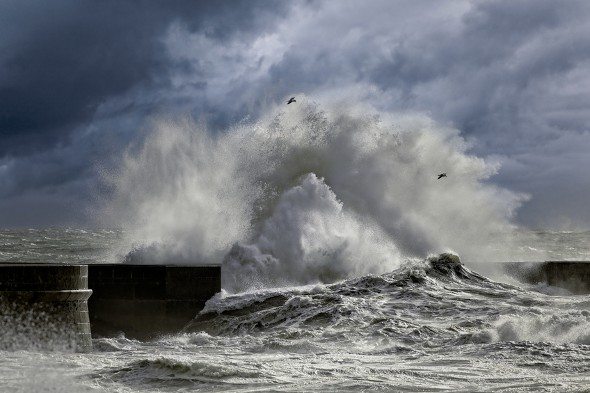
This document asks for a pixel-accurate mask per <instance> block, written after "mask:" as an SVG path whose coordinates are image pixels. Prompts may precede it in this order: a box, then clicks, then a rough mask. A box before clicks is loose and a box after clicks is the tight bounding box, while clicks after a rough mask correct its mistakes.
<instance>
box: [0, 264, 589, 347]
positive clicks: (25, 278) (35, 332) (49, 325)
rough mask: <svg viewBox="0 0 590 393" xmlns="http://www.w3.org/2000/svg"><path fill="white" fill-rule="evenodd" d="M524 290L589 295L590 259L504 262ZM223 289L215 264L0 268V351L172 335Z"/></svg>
mask: <svg viewBox="0 0 590 393" xmlns="http://www.w3.org/2000/svg"><path fill="white" fill-rule="evenodd" d="M503 267H504V269H505V271H506V272H508V273H509V274H510V275H512V276H514V277H516V278H517V279H519V280H520V281H522V282H524V283H528V284H547V285H551V286H554V287H560V288H564V289H566V290H567V291H569V293H572V294H590V261H549V262H513V263H503ZM220 290H221V267H220V266H160V265H128V264H110V265H107V264H100V265H98V264H97V265H49V264H48V265H30V264H29V265H27V264H0V326H1V327H2V329H0V349H19V348H31V347H34V348H39V349H45V348H48V349H53V348H56V347H57V348H59V349H61V348H65V349H68V348H71V349H73V350H76V351H87V350H89V349H91V347H92V341H91V331H92V336H94V337H100V336H103V337H105V336H112V335H114V334H118V333H120V332H122V333H124V334H125V335H126V337H130V338H137V339H151V338H155V337H157V336H159V335H162V334H167V333H174V332H177V331H179V330H180V329H182V328H183V327H184V326H185V325H186V324H187V323H189V322H190V321H191V320H192V319H193V318H194V317H195V316H196V315H197V313H198V312H199V311H200V310H202V309H203V307H204V305H205V302H206V301H207V300H208V299H210V298H211V297H212V296H214V295H215V294H216V293H218V292H219V291H220Z"/></svg>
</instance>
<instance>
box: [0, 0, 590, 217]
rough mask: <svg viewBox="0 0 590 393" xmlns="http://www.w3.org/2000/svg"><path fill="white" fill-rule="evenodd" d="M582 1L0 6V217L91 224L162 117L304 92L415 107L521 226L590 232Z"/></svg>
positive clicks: (221, 123) (226, 116) (222, 118)
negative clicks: (137, 145) (464, 146)
mask: <svg viewBox="0 0 590 393" xmlns="http://www.w3.org/2000/svg"><path fill="white" fill-rule="evenodd" d="M588 37H590V2H587V1H568V2H559V3H556V2H554V1H537V0H535V1H514V0H510V1H481V2H471V1H452V2H451V1H449V2H443V1H431V2H428V1H424V2H415V1H389V0H384V1H366V2H358V1H323V2H320V1H290V2H270V1H242V2H237V1H231V2H229V1H228V2H221V1H210V2H206V1H199V2H193V1H169V2H155V1H141V2H140V1H138V2H135V3H131V2H119V1H102V2H89V1H88V2H84V1H52V2H42V1H16V0H14V1H4V2H2V3H0V227H7V226H8V227H14V226H33V225H92V224H93V217H92V211H93V207H94V206H95V204H96V202H97V201H98V200H99V199H100V198H101V196H104V195H105V194H108V189H105V188H104V186H101V183H100V181H99V180H98V179H99V173H98V172H99V168H105V167H109V165H111V164H112V163H113V162H116V159H117V157H119V156H120V155H121V152H122V151H123V150H124V149H126V148H127V146H129V145H130V144H131V143H133V142H136V141H139V140H141V139H142V138H143V137H144V136H145V130H146V129H147V128H148V127H149V122H150V119H153V118H154V117H156V116H162V115H165V116H182V115H184V114H186V113H189V114H191V115H192V116H194V117H195V118H197V119H202V120H203V121H206V122H208V123H209V124H210V125H211V126H212V128H213V129H218V130H222V129H223V128H224V127H226V126H227V125H230V124H232V123H235V122H237V121H241V120H243V119H245V118H249V119H255V118H256V116H257V115H258V114H259V113H260V112H261V111H262V110H264V108H265V106H267V105H268V103H270V102H276V101H280V100H283V99H284V98H285V96H287V95H290V94H296V93H305V94H306V95H307V96H308V97H312V98H313V97H316V98H317V99H318V100H322V99H326V98H327V99H343V100H348V101H365V102H368V103H370V104H372V105H374V106H377V107H378V108H379V109H382V110H387V111H392V112H400V111H412V112H424V113H427V114H428V115H429V116H431V117H433V118H434V119H435V120H437V121H439V122H441V123H443V124H446V125H451V126H453V127H456V128H458V129H459V130H461V132H462V134H463V135H464V136H465V137H466V138H467V139H468V140H470V141H471V142H472V143H473V151H474V153H476V154H477V155H479V156H483V157H488V158H489V159H491V160H496V161H500V162H501V163H502V169H501V170H500V173H499V174H498V175H497V176H495V177H494V178H493V179H492V181H494V182H496V183H497V184H499V185H502V186H505V187H508V188H510V189H513V190H515V191H520V192H526V193H528V194H530V196H531V200H530V201H529V202H528V203H527V204H526V205H525V206H524V207H523V208H522V209H521V210H520V212H519V216H518V220H519V221H520V222H521V223H522V224H524V225H527V226H530V227H536V228H538V227H544V228H589V227H590V208H589V207H588V202H587V201H588V200H590V171H589V169H590V127H589V124H590V40H589V39H588Z"/></svg>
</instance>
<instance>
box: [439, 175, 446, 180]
mask: <svg viewBox="0 0 590 393" xmlns="http://www.w3.org/2000/svg"><path fill="white" fill-rule="evenodd" d="M443 177H447V174H446V173H441V174H440V175H438V179H437V180H440V179H442V178H443Z"/></svg>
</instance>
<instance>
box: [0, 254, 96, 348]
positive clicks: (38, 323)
mask: <svg viewBox="0 0 590 393" xmlns="http://www.w3.org/2000/svg"><path fill="white" fill-rule="evenodd" d="M91 294H92V291H91V290H90V289H88V267H87V266H85V265H69V266H65V265H16V264H10V265H8V264H3V265H0V326H1V329H0V348H4V349H20V348H31V347H33V348H38V349H41V350H43V349H55V348H59V349H66V350H67V349H71V350H75V351H87V350H89V349H90V348H91V347H92V341H91V336H90V320H89V315H88V303H87V300H88V298H89V297H90V295H91Z"/></svg>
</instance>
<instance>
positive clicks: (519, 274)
mask: <svg viewBox="0 0 590 393" xmlns="http://www.w3.org/2000/svg"><path fill="white" fill-rule="evenodd" d="M503 267H504V271H506V272H507V273H508V274H510V275H511V276H513V277H515V278H516V279H518V280H519V281H521V282H523V283H527V284H533V285H534V284H546V285H550V286H553V287H558V288H563V289H565V290H567V291H568V292H570V293H572V294H574V295H585V294H590V261H546V262H504V263H503Z"/></svg>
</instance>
